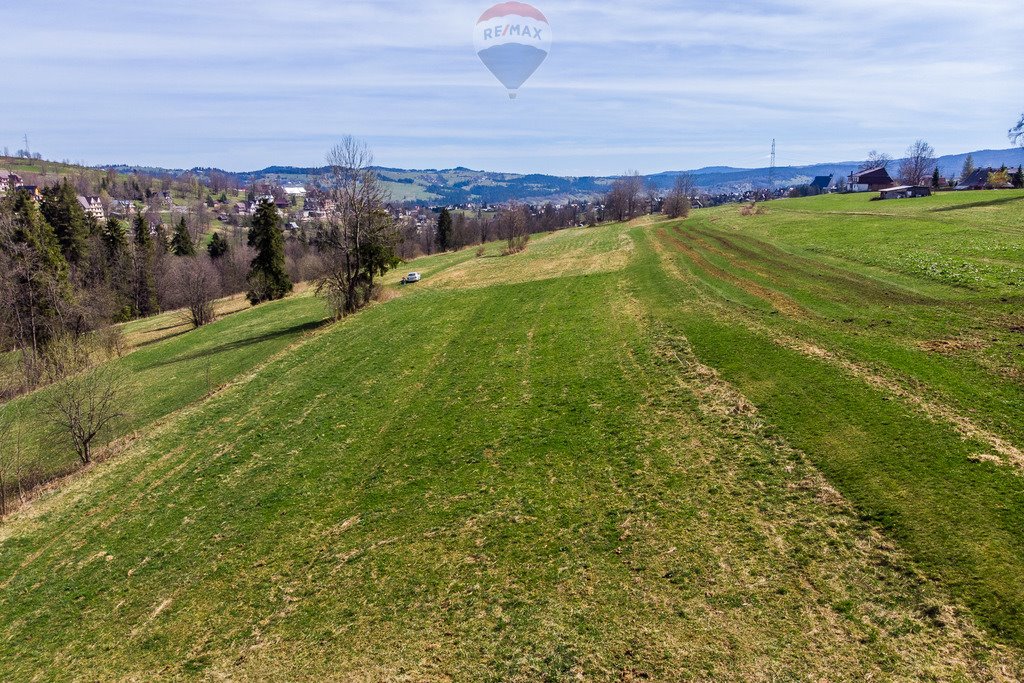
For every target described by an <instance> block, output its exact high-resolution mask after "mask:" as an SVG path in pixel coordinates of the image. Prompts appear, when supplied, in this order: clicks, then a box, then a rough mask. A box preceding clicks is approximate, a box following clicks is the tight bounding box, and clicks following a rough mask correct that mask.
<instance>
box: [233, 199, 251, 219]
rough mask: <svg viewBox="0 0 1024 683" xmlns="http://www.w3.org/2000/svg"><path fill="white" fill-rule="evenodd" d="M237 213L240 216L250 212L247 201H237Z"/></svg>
mask: <svg viewBox="0 0 1024 683" xmlns="http://www.w3.org/2000/svg"><path fill="white" fill-rule="evenodd" d="M235 213H237V214H238V215H239V216H244V215H246V214H248V213H249V205H248V204H246V203H245V202H236V203H235Z"/></svg>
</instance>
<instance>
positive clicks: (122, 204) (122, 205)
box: [110, 199, 135, 216]
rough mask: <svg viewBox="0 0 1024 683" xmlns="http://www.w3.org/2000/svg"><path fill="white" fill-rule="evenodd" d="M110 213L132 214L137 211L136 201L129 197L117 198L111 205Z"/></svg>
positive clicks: (119, 214)
mask: <svg viewBox="0 0 1024 683" xmlns="http://www.w3.org/2000/svg"><path fill="white" fill-rule="evenodd" d="M110 213H112V214H116V215H118V216H131V215H132V214H133V213H135V202H133V201H131V200H128V199H115V200H114V203H113V204H112V205H111V207H110Z"/></svg>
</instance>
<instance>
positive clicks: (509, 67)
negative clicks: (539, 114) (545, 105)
mask: <svg viewBox="0 0 1024 683" xmlns="http://www.w3.org/2000/svg"><path fill="white" fill-rule="evenodd" d="M473 44H474V45H475V46H476V53H477V55H478V56H479V57H480V61H482V62H483V63H484V66H486V67H487V68H488V69H490V71H491V73H492V74H494V76H495V77H496V78H497V79H498V80H499V81H501V83H502V85H504V86H505V87H506V88H508V96H509V98H510V99H513V100H514V99H515V98H516V95H517V94H518V92H517V91H518V90H519V88H520V87H522V85H523V83H525V82H526V80H527V79H528V78H529V77H530V76H532V75H533V72H535V71H536V70H537V68H538V67H540V65H541V64H542V63H543V62H544V60H545V59H546V58H547V56H548V52H550V51H551V27H550V26H549V25H548V20H547V19H546V18H545V17H544V15H543V14H541V12H540V10H538V9H537V8H535V7H532V6H530V5H527V4H526V3H523V2H503V3H500V4H497V5H495V6H494V7H492V8H490V9H489V10H487V11H486V12H484V13H483V15H482V16H481V17H480V20H479V21H478V22H477V23H476V30H475V31H474V32H473Z"/></svg>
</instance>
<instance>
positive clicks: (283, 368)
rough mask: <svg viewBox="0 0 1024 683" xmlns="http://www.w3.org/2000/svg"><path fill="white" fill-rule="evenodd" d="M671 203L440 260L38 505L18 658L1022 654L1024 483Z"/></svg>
mask: <svg viewBox="0 0 1024 683" xmlns="http://www.w3.org/2000/svg"><path fill="white" fill-rule="evenodd" d="M794 205H796V203H794ZM733 210H735V207H733ZM705 215H706V216H708V218H709V219H710V218H714V217H715V216H716V214H714V213H711V212H709V213H708V214H704V213H700V212H698V214H697V215H696V216H695V217H694V219H691V221H690V222H687V223H684V224H683V225H682V226H680V229H681V230H687V229H689V226H690V223H691V222H693V223H695V224H696V223H697V222H698V221H699V220H701V217H703V216H705ZM722 215H723V216H725V215H727V214H722ZM767 215H768V216H772V215H773V214H772V213H769V214H767ZM672 230H673V226H672V225H669V224H664V223H655V224H653V225H650V226H645V225H637V226H603V227H601V228H598V229H595V230H572V231H565V232H561V233H556V234H554V235H551V236H549V237H545V238H542V239H537V240H535V241H534V242H532V243H531V246H530V248H529V250H528V251H527V252H526V253H524V254H520V255H517V256H512V257H506V258H481V259H473V258H472V255H469V256H467V255H466V254H457V255H441V256H437V257H431V258H429V259H424V260H422V261H420V262H417V263H415V264H412V265H411V267H409V268H408V269H409V270H417V271H420V272H423V273H425V274H426V275H427V278H426V280H425V281H424V282H423V283H422V286H417V287H410V288H406V289H405V290H404V296H402V297H400V298H397V299H394V300H391V301H388V302H387V303H385V304H381V305H377V306H374V307H372V308H370V309H369V310H367V311H364V312H363V313H360V314H359V315H357V316H354V317H351V318H349V319H347V320H345V321H344V322H342V323H339V324H337V325H335V326H332V327H330V328H328V329H325V330H323V332H322V333H321V334H317V335H315V336H313V337H311V338H309V339H307V340H305V342H304V343H302V344H300V345H296V346H294V347H293V348H292V349H291V350H290V351H289V352H288V353H287V354H282V355H280V356H278V357H277V358H276V359H274V360H273V361H272V362H270V363H268V364H266V365H265V366H264V367H262V368H261V369H260V371H259V372H255V373H251V374H250V375H248V376H246V377H245V379H244V380H243V381H239V382H236V383H235V384H233V385H232V386H231V387H229V388H228V389H226V390H225V391H222V392H219V393H217V394H216V395H214V396H212V397H210V398H209V399H208V400H206V401H204V402H203V403H202V404H199V405H196V406H195V407H193V408H191V409H189V410H185V411H179V412H177V413H175V414H174V415H173V416H172V417H170V418H168V419H167V420H165V421H164V422H163V423H162V424H161V425H160V426H159V427H157V428H155V429H152V430H149V431H148V432H147V433H146V434H145V435H143V437H142V438H141V439H139V440H138V441H137V442H136V443H134V444H133V445H132V446H131V447H130V448H128V449H127V450H126V451H125V452H124V453H122V454H121V455H119V456H118V457H117V458H115V459H112V460H110V461H108V462H105V463H103V464H102V465H101V466H99V467H97V468H95V469H94V470H93V471H92V472H90V473H89V474H88V476H85V477H81V478H79V479H77V480H76V481H74V482H70V483H69V484H68V485H67V486H66V487H65V488H64V489H63V490H60V491H57V492H55V493H53V494H50V495H48V496H46V497H45V498H43V499H41V500H39V501H37V502H36V503H35V504H33V505H32V506H31V508H29V509H26V510H23V511H22V512H20V513H18V514H17V515H15V516H14V517H13V518H12V519H11V520H9V522H8V523H7V524H6V525H5V526H4V527H0V642H3V643H4V645H5V648H4V650H3V653H2V654H0V673H2V674H3V677H5V678H11V679H21V678H32V677H41V678H47V679H55V680H61V679H72V678H96V679H104V678H127V679H130V678H231V679H241V680H267V679H289V680H291V679H296V678H304V679H342V680H460V681H461V680H466V681H469V680H473V681H481V680H482V681H499V680H500V681H508V680H523V681H526V680H530V681H532V680H566V681H568V680H578V679H581V678H582V679H584V680H610V681H621V680H644V679H653V680H680V679H699V680H764V681H769V680H780V679H813V680H822V679H828V680H866V679H868V678H874V679H876V680H986V681H987V680H997V679H1000V678H1001V679H1003V680H1012V679H1014V678H1019V677H1020V676H1021V675H1022V674H1024V668H1022V664H1021V660H1020V651H1019V645H1020V640H1019V639H1018V638H1016V637H1015V635H1014V630H1013V626H1014V625H1015V623H1016V618H1017V616H1016V615H1015V613H1014V612H1013V610H1012V609H1011V608H1010V607H1008V605H1009V606H1012V604H1013V603H1014V601H1015V600H1019V598H1020V592H1019V586H1018V583H1017V581H1018V579H1016V578H1015V577H1014V576H1013V572H1012V570H1013V569H1014V568H1015V567H1019V566H1020V558H1019V557H1017V556H1016V555H1015V552H1016V550H1015V549H1016V548H1019V547H1020V545H1019V539H1018V538H1017V534H1018V531H1017V530H1016V529H1014V528H1012V527H1011V526H1008V522H1010V521H1011V520H1013V519H1014V518H1016V519H1019V518H1020V516H1019V502H1018V500H1017V499H1015V498H1014V497H1013V496H1014V495H1016V494H1015V493H1014V492H1015V491H1019V484H1018V482H1020V479H1019V477H1017V475H1016V474H1015V473H1014V472H1013V471H1012V470H1011V468H1009V467H1006V466H1002V465H1000V466H996V465H992V464H983V463H975V462H972V461H970V460H969V459H968V458H969V455H970V453H971V451H972V450H973V448H974V447H976V446H980V444H972V443H966V442H964V441H963V440H962V439H960V438H959V437H958V436H957V435H956V434H954V433H952V432H951V430H950V429H949V428H947V427H944V426H942V425H938V424H935V423H932V422H929V421H927V420H925V419H924V418H922V417H921V416H920V415H919V414H918V413H916V412H915V410H914V409H913V408H912V407H910V406H907V405H904V403H902V402H901V401H899V400H895V399H892V398H891V397H888V396H887V395H885V392H884V391H883V390H881V389H879V388H875V387H871V386H868V385H866V384H865V383H864V382H862V381H861V380H860V379H858V378H855V377H849V376H846V375H844V374H843V373H842V372H840V370H839V369H838V368H836V367H834V366H833V365H830V364H829V363H827V362H824V361H822V360H814V359H810V358H807V357H806V356H804V355H802V354H800V353H798V352H796V351H794V350H792V349H788V348H784V347H782V346H780V345H779V344H778V343H777V340H776V339H775V338H774V337H773V334H774V333H775V332H778V333H785V334H788V335H796V334H798V333H799V332H801V331H806V330H807V329H810V327H809V325H810V324H811V323H810V322H808V321H810V320H812V319H815V320H816V318H813V314H812V313H811V312H810V311H812V309H813V306H814V305H815V304H814V302H813V301H812V300H811V298H810V297H809V296H807V295H805V294H802V293H800V292H797V291H787V288H786V287H784V286H782V285H779V284H778V283H774V281H773V280H772V279H771V278H770V277H765V279H764V283H763V284H762V285H761V287H762V288H760V289H759V288H755V287H751V286H750V283H749V281H748V280H747V279H745V278H741V277H739V273H740V270H741V269H738V268H737V266H736V265H735V264H733V263H731V262H730V260H729V259H728V258H726V257H725V256H723V255H722V254H717V253H714V252H711V251H710V250H706V251H704V252H703V253H706V254H708V258H717V259H720V260H719V261H718V262H717V263H718V264H719V265H718V266H716V268H717V270H715V271H714V272H715V273H718V275H719V276H720V277H724V278H725V279H724V280H720V279H718V277H716V276H715V275H714V274H711V273H709V271H708V270H706V269H705V268H707V265H706V264H708V263H711V261H708V260H707V259H703V260H701V259H696V260H694V257H693V254H699V253H702V252H700V251H695V247H696V249H701V250H703V249H704V247H701V246H700V245H699V244H697V240H696V239H694V238H692V237H688V236H687V235H686V234H684V232H679V231H675V232H670V231H672ZM680 245H694V246H690V247H689V248H690V251H680V250H679V249H680ZM723 253H724V254H729V253H730V252H729V251H728V250H727V249H723ZM595 254H597V255H599V257H598V258H591V257H592V256H593V255H595ZM751 267H753V266H751ZM865 267H867V266H865ZM871 268H875V266H872V267H871ZM727 269H728V270H727ZM780 272H781V271H780ZM723 274H731V275H730V276H727V275H723ZM783 274H784V273H783ZM766 275H773V276H778V275H779V273H776V272H774V271H771V272H766ZM851 277H853V278H854V280H855V281H857V282H860V281H861V279H862V278H866V277H868V276H865V275H863V273H861V272H860V271H857V272H855V273H853V274H852V275H851ZM871 277H875V276H874V275H872V276H871ZM896 277H897V279H900V278H911V277H912V276H910V275H905V274H900V275H898V276H896ZM795 280H796V281H797V282H799V283H803V278H795ZM874 282H875V286H877V287H879V288H880V289H881V290H885V288H887V287H895V286H896V285H894V284H891V283H889V282H888V281H887V280H885V279H884V278H883V279H882V280H880V281H879V280H875V281H874ZM901 282H902V280H901ZM773 283H774V284H775V286H776V287H778V288H779V289H778V290H776V291H777V292H778V293H779V296H786V297H788V298H789V299H790V300H792V301H794V302H796V303H797V304H798V305H797V306H794V307H793V308H787V310H789V311H790V312H791V313H794V314H795V313H796V312H799V311H802V310H807V311H809V312H808V313H807V314H801V315H802V317H800V318H799V319H798V318H793V319H790V318H788V317H786V316H785V315H781V314H780V313H779V311H778V310H777V309H776V308H775V307H774V305H773V304H772V303H771V302H768V303H767V304H766V303H765V300H764V299H761V298H759V297H758V296H755V295H754V294H751V292H755V293H758V294H761V295H764V293H765V292H764V289H766V288H768V286H769V285H770V284H773ZM861 284H862V285H863V286H864V287H865V288H866V289H865V291H868V289H867V288H869V285H870V283H867V282H862V283H861ZM801 286H802V285H801ZM939 286H945V285H941V283H940V285H939ZM931 287H932V285H931V284H928V285H927V286H926V289H929V291H928V292H927V295H928V296H930V297H934V296H936V295H937V293H938V292H937V290H933V289H931ZM795 289H800V287H796V288H795ZM826 289H827V288H826ZM775 301H776V302H782V301H783V300H782V299H775ZM301 305H302V300H301V299H293V300H289V301H285V302H281V303H280V304H278V306H279V307H280V308H279V309H278V310H277V311H276V312H275V316H280V315H286V311H288V310H290V309H291V308H292V307H296V306H301ZM914 305H918V304H914ZM921 305H923V304H921ZM262 310H264V309H262V308H261V309H256V311H254V312H250V313H243V314H238V315H237V316H232V318H241V317H242V316H244V315H250V314H251V313H256V312H259V311H262ZM229 320H230V318H229ZM801 326H804V327H801ZM823 327H827V326H826V325H824V324H823ZM766 330H767V331H766ZM191 334H194V333H189V335H191ZM189 335H183V336H182V337H181V338H176V339H184V338H185V337H188V336H189ZM174 341H175V340H174V339H172V340H168V341H164V342H160V343H161V344H170V343H172V342H174ZM826 342H828V339H825V340H824V341H822V342H821V343H826ZM156 347H157V345H156V344H154V345H153V346H152V347H147V348H156ZM723 380H728V382H726V381H723ZM737 389H739V391H737ZM744 394H745V395H744ZM886 398H889V399H890V400H885V399H886ZM986 409H987V407H986V406H985V405H981V406H978V410H979V412H984V411H985V410H986ZM819 467H820V468H821V469H820V470H819V469H818V468H819ZM822 471H824V472H825V473H826V474H828V475H829V477H830V478H831V485H830V483H829V481H826V479H825V477H824V476H822ZM945 478H949V480H948V481H944V479H945ZM958 484H959V487H957V485H958ZM833 485H834V486H835V487H837V488H838V489H839V490H838V491H837V490H836V488H833ZM898 494H899V495H898ZM985 495H988V496H990V498H989V501H990V503H993V505H992V506H991V508H992V509H989V510H986V511H982V510H980V507H981V501H982V499H983V496H985ZM944 497H945V498H944ZM960 499H964V500H965V501H966V506H965V507H964V508H963V509H962V510H959V509H955V507H956V501H957V500H960ZM1001 505H1005V506H1007V508H1006V509H1000V508H999V506H1001ZM1015 516H1016V517H1015ZM968 531H971V532H973V536H969V535H968V533H967V532H968ZM983 546H984V547H986V548H988V549H990V550H991V554H989V555H984V554H983V553H982V552H981V548H982V547H983ZM980 558H990V559H991V561H992V565H993V566H991V567H988V566H981V565H979V563H978V562H977V560H979V559H980ZM954 569H958V571H953V570H954ZM970 577H973V580H968V578H970ZM1014 591H1016V593H1015V592H1014ZM964 605H969V607H970V609H965V608H964ZM978 623H981V624H984V625H985V626H987V627H988V629H989V630H988V631H985V630H983V629H981V628H979V627H978V625H977V624H978ZM993 634H994V635H996V636H999V637H1000V638H1001V639H1002V640H1003V641H1005V642H1009V643H1011V645H1010V646H1008V647H1001V646H998V645H996V644H994V643H993V640H992V637H993Z"/></svg>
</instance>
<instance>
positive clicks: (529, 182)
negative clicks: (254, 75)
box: [110, 148, 1024, 204]
mask: <svg viewBox="0 0 1024 683" xmlns="http://www.w3.org/2000/svg"><path fill="white" fill-rule="evenodd" d="M972 154H973V156H974V160H975V164H976V165H978V166H996V167H998V166H999V165H1001V164H1006V165H1007V166H1013V167H1016V166H1018V165H1020V164H1024V149H1020V148H1015V149H1005V150H981V151H977V152H972ZM966 157H967V154H966V153H965V154H957V155H951V156H943V157H939V158H938V159H937V163H938V166H939V168H940V169H941V170H942V172H943V174H945V175H946V176H950V177H955V176H957V175H958V174H959V173H960V170H961V169H962V168H963V163H964V159H965V158H966ZM898 164H899V162H898V161H895V162H893V168H896V167H897V166H898ZM859 166H860V162H855V161H843V162H835V163H821V164H812V165H807V166H781V167H779V168H776V169H775V172H774V176H773V175H772V174H771V172H770V169H768V168H767V167H766V168H731V167H728V166H709V167H705V168H700V169H695V170H691V171H667V172H664V173H655V174H651V175H648V176H646V178H645V179H646V180H647V181H649V182H650V183H652V184H653V185H655V186H656V187H658V188H659V189H661V190H668V189H669V188H671V187H672V184H673V183H674V182H675V179H676V177H677V176H679V175H681V174H683V173H689V174H690V175H692V176H693V178H694V180H695V182H696V183H697V185H698V187H700V188H701V189H702V190H704V191H705V192H710V193H728V192H740V193H742V192H745V191H747V190H751V189H758V188H763V187H767V186H768V184H769V181H770V179H771V178H774V181H773V184H774V186H775V187H779V188H786V187H793V186H796V185H804V184H807V183H809V182H811V181H812V180H813V179H814V177H815V176H820V175H831V174H834V175H836V176H847V175H849V174H850V173H852V172H853V171H855V170H857V168H859ZM110 168H115V169H117V170H119V171H122V172H128V171H131V170H133V169H134V168H135V167H128V166H114V167H110ZM140 170H143V171H147V172H150V173H157V174H161V175H162V174H171V175H175V174H179V175H180V174H182V173H184V171H182V170H177V171H172V170H167V169H156V168H142V169H140ZM216 170H217V169H192V172H193V173H196V174H197V175H199V176H200V177H206V176H208V175H209V174H210V173H212V172H214V171H216ZM324 170H325V169H323V168H299V167H293V166H271V167H268V168H265V169H262V170H259V171H247V172H243V173H232V174H231V175H232V176H233V177H234V178H235V180H236V182H237V183H238V185H239V187H245V186H247V185H249V184H250V183H252V182H254V181H270V182H274V183H278V184H281V185H297V186H302V185H305V184H307V183H309V182H311V181H313V180H314V179H315V178H316V177H317V176H319V175H321V174H323V173H324ZM221 172H222V173H223V171H221ZM377 172H378V175H379V176H380V177H381V179H383V180H384V181H385V184H386V185H387V187H388V189H389V190H390V191H391V195H392V198H393V199H394V200H395V201H410V202H411V201H415V202H426V203H446V204H464V203H467V202H475V203H487V204H498V203H503V202H507V201H509V200H519V201H527V202H543V201H563V200H566V199H586V198H590V197H593V196H595V195H598V194H602V193H604V192H607V191H608V188H609V186H610V185H611V183H612V182H613V181H614V180H615V178H614V177H580V178H568V177H560V176H553V175H543V174H531V175H521V174H515V173H501V172H492V171H478V170H472V169H468V168H453V169H444V170H437V169H427V170H408V169H397V168H379V169H377Z"/></svg>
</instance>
